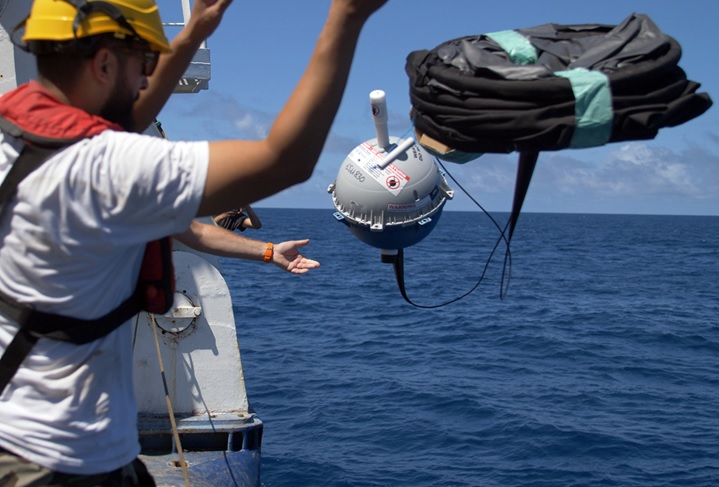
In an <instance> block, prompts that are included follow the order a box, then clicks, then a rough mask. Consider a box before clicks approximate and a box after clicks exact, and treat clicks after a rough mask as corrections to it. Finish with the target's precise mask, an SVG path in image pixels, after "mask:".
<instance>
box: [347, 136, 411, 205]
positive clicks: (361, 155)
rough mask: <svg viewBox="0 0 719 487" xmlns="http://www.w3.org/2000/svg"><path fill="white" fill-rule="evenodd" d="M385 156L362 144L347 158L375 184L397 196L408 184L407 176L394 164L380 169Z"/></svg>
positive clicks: (365, 143) (384, 153)
mask: <svg viewBox="0 0 719 487" xmlns="http://www.w3.org/2000/svg"><path fill="white" fill-rule="evenodd" d="M386 155H387V153H386V152H382V151H380V150H379V149H377V148H376V147H373V146H372V145H370V144H369V143H368V142H363V143H362V144H360V145H358V146H357V147H355V148H354V149H353V150H352V152H350V155H349V156H348V158H349V159H351V160H352V162H354V163H356V164H359V166H360V168H361V169H362V170H363V171H364V172H365V173H367V174H369V175H370V177H371V178H372V179H374V180H375V181H377V184H379V185H381V186H382V187H384V188H385V189H386V190H387V191H389V192H390V193H392V194H393V195H395V196H397V195H398V194H399V193H400V192H401V191H402V188H404V187H405V186H406V185H407V183H408V182H409V176H408V175H407V174H405V173H404V171H402V170H401V169H400V168H398V167H397V166H395V165H394V164H390V165H388V166H387V167H385V168H384V169H380V168H379V165H380V163H381V162H382V161H383V160H384V158H385V156H386Z"/></svg>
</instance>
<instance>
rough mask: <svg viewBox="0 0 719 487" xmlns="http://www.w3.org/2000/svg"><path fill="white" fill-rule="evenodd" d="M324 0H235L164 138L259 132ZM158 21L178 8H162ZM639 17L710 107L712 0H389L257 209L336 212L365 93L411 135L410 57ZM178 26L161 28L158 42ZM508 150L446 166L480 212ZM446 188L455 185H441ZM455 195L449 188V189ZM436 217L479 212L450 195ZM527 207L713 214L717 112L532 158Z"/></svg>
mask: <svg viewBox="0 0 719 487" xmlns="http://www.w3.org/2000/svg"><path fill="white" fill-rule="evenodd" d="M329 3H330V2H329V0H262V1H256V2H246V1H242V0H236V1H235V2H234V3H233V4H232V5H231V6H230V9H229V10H228V12H227V13H226V15H225V19H224V20H223V23H222V25H221V26H220V27H219V29H218V30H217V32H216V33H215V34H214V35H213V36H212V37H211V38H210V39H209V41H208V47H209V48H210V52H211V58H212V80H211V81H210V89H209V90H208V91H205V92H202V93H199V94H193V95H179V94H178V95H173V97H172V98H171V99H170V101H169V102H168V104H167V105H166V107H165V109H164V110H163V112H162V113H161V115H160V117H159V118H160V120H161V121H162V123H163V126H164V128H165V130H166V132H167V134H168V136H169V137H170V138H171V139H175V140H222V139H230V138H244V139H257V138H261V137H263V136H264V135H265V134H266V133H267V131H268V129H269V127H270V126H271V124H272V122H273V120H274V118H275V116H276V114H277V113H278V112H279V110H280V109H281V108H282V106H283V104H284V103H285V101H286V100H287V98H288V96H289V95H290V93H291V91H292V89H293V88H294V85H295V83H296V82H297V80H298V79H299V78H300V76H301V74H302V72H303V70H304V67H305V65H306V63H307V60H308V59H309V56H310V54H311V51H312V48H313V46H314V43H315V40H316V38H317V34H318V32H319V30H320V28H321V26H322V24H323V22H324V19H325V14H326V11H327V8H328V6H329ZM158 4H159V5H160V9H161V12H162V16H163V20H164V21H165V22H179V21H181V20H182V14H181V10H180V1H179V0H158ZM632 12H637V13H644V14H647V15H649V16H650V17H651V18H652V20H654V22H655V23H656V24H657V25H658V26H659V28H660V29H661V30H662V31H663V32H665V33H666V34H668V35H670V36H672V37H674V38H675V39H676V40H677V41H678V42H679V44H680V45H681V46H682V49H683V56H682V60H681V61H680V66H681V67H682V68H683V69H684V70H685V71H686V73H687V76H688V78H689V79H691V80H694V81H697V82H699V83H701V84H702V87H701V89H700V91H705V92H708V93H709V94H710V96H712V98H713V99H714V101H715V102H719V79H718V78H719V76H718V75H719V66H718V65H717V61H716V58H717V54H716V50H717V47H716V46H717V42H716V29H717V24H716V21H717V19H719V2H714V1H711V2H709V1H707V2H700V1H698V0H690V1H688V2H678V1H676V0H674V1H668V0H602V1H597V2H582V1H577V0H549V1H546V2H538V1H536V0H531V1H530V0H504V1H502V2H493V3H492V2H483V1H479V0H447V1H443V2H439V1H434V2H430V1H428V0H389V2H388V4H387V5H385V7H383V8H382V9H381V10H380V11H379V12H377V13H376V14H375V15H374V16H373V17H372V18H371V19H370V21H369V22H368V24H367V25H366V27H365V30H364V31H363V33H362V37H361V39H360V43H359V46H358V50H357V54H356V56H355V63H354V65H353V69H352V74H351V76H350V81H349V83H348V85H347V90H346V92H345V97H344V99H343V102H342V105H341V107H340V111H339V113H338V115H337V118H336V120H335V123H334V125H333V128H332V133H331V134H330V137H329V138H328V141H327V144H326V145H325V149H324V151H323V154H322V156H321V159H320V162H319V164H318V166H317V168H316V170H315V172H314V175H313V176H312V178H311V179H310V180H309V181H307V182H306V183H304V184H301V185H298V186H295V187H293V188H290V189H288V190H286V191H284V192H282V193H280V194H278V195H275V196H272V197H270V198H267V199H265V200H262V201H260V202H257V203H256V204H255V206H257V207H263V206H264V207H300V208H328V209H332V202H331V198H330V195H329V194H327V186H328V185H329V184H330V183H332V181H334V179H335V177H336V176H337V171H338V170H339V167H340V165H341V163H342V161H343V160H344V158H345V156H346V155H347V154H348V153H349V152H350V151H351V150H352V149H353V148H354V147H355V146H357V145H358V144H360V143H361V142H363V141H365V140H368V139H372V138H374V137H375V130H374V125H373V123H372V117H371V113H370V108H369V93H370V92H371V91H373V90H376V89H381V90H384V91H385V92H386V94H387V103H388V110H389V113H390V122H389V125H390V134H391V135H397V136H400V135H402V134H404V133H405V132H406V131H407V130H408V129H409V128H410V120H409V116H408V113H409V110H410V103H409V95H408V92H409V88H408V78H407V75H406V74H405V71H404V66H405V58H406V57H407V55H408V54H409V53H410V52H412V51H415V50H419V49H432V48H434V47H435V46H437V45H439V44H441V43H443V42H445V41H447V40H450V39H453V38H457V37H464V36H469V35H475V34H481V33H487V32H494V31H499V30H506V29H517V28H523V27H532V26H535V25H540V24H545V23H552V22H553V23H562V24H585V23H603V24H612V25H614V24H618V23H620V22H622V21H623V20H624V19H625V18H626V17H627V16H628V15H630V14H631V13H632ZM176 33H177V28H173V27H168V28H167V34H168V37H173V36H174V35H176ZM516 160H517V155H516V154H509V155H505V154H488V155H485V156H483V157H481V158H479V159H476V160H474V161H472V162H470V163H468V164H465V165H457V164H446V165H445V166H446V167H447V169H448V171H449V172H450V173H451V174H452V175H453V176H454V177H455V178H457V179H458V180H460V181H461V183H462V185H463V186H464V188H465V189H466V190H467V191H468V192H469V193H470V194H471V195H472V197H473V198H475V199H476V200H478V201H479V202H480V203H481V204H482V205H483V206H484V207H485V208H486V209H488V210H489V211H508V210H509V209H510V207H511V201H512V193H513V188H514V178H515V172H516ZM450 185H451V184H450ZM455 189H457V188H455ZM456 193H457V195H456V196H455V199H454V200H452V201H450V202H448V204H447V207H446V210H449V211H452V210H476V208H475V207H474V206H473V205H472V203H471V202H470V200H469V199H468V198H467V197H465V196H463V195H462V194H461V192H460V191H457V192H456ZM524 211H535V212H587V213H630V214H688V215H719V109H717V107H712V108H711V109H710V110H709V111H708V112H706V113H705V114H704V115H702V116H701V117H698V118H695V119H694V120H692V121H690V122H688V123H686V124H684V125H682V126H679V127H674V128H666V129H663V130H662V131H660V133H659V135H658V136H657V137H656V139H654V140H652V141H637V142H630V143H614V144H609V145H606V146H603V147H599V148H592V149H579V150H563V151H557V152H544V153H542V154H540V157H539V162H538V164H537V168H536V170H535V173H534V178H533V181H532V185H531V186H530V188H529V193H528V195H527V199H526V201H525V205H524Z"/></svg>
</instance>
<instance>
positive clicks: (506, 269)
mask: <svg viewBox="0 0 719 487" xmlns="http://www.w3.org/2000/svg"><path fill="white" fill-rule="evenodd" d="M435 160H436V162H437V163H438V164H439V166H440V167H441V168H442V171H444V173H446V174H447V175H448V176H449V177H450V178H451V179H452V181H453V182H454V184H455V185H456V186H457V187H458V188H459V189H460V190H461V191H462V192H463V193H464V194H465V195H467V197H468V198H469V199H470V200H471V201H472V202H473V203H474V204H475V206H477V207H478V208H479V209H480V210H482V212H483V213H484V214H485V215H486V216H487V217H488V218H489V219H490V221H491V222H492V223H493V224H494V226H495V227H496V228H497V230H499V232H500V235H499V237H498V238H497V241H496V242H495V244H494V247H492V251H491V252H490V253H489V256H488V257H487V260H486V262H485V263H484V268H483V269H482V273H481V274H480V276H479V278H478V279H477V282H476V283H475V284H474V286H472V288H471V289H470V290H469V291H467V292H465V293H464V294H462V295H460V296H458V297H456V298H453V299H450V300H449V301H447V302H444V303H441V304H435V305H420V304H417V303H415V302H413V301H412V300H411V299H410V298H409V296H408V295H407V292H406V289H405V285H404V249H399V251H398V252H397V255H396V256H395V258H394V259H393V261H392V263H393V266H394V272H395V278H396V279H397V284H398V285H399V289H400V292H401V293H402V297H403V298H404V300H405V301H407V302H408V303H409V304H411V305H412V306H414V307H416V308H422V309H434V308H441V307H443V306H447V305H449V304H452V303H456V302H457V301H459V300H461V299H464V298H466V297H467V296H469V295H470V294H472V293H473V292H474V291H475V290H476V289H477V288H478V287H479V285H480V284H481V283H482V281H483V280H484V277H485V275H486V273H487V269H488V268H489V264H490V262H491V261H492V258H493V257H494V254H495V252H496V251H497V248H499V245H500V244H501V243H502V241H504V242H505V246H506V251H505V254H504V262H503V265H502V276H501V279H500V288H499V298H500V299H504V297H505V296H506V295H507V291H508V289H509V281H510V279H511V274H512V272H511V270H512V252H511V250H510V245H509V243H510V239H509V238H507V229H508V228H509V221H508V222H507V223H506V224H505V226H504V228H502V227H501V226H500V225H499V223H497V221H496V220H495V219H494V217H492V215H491V214H490V213H489V212H488V211H487V210H485V209H484V207H483V206H482V205H481V204H480V203H479V202H478V201H477V200H476V199H475V198H474V197H472V195H470V194H469V192H468V191H467V190H466V189H465V188H464V187H463V186H462V185H461V184H460V182H459V181H457V179H456V178H455V177H454V176H453V175H452V174H451V173H450V172H449V171H448V170H447V169H446V168H445V167H444V165H443V164H442V162H441V161H440V160H439V159H436V158H435ZM505 279H506V283H505Z"/></svg>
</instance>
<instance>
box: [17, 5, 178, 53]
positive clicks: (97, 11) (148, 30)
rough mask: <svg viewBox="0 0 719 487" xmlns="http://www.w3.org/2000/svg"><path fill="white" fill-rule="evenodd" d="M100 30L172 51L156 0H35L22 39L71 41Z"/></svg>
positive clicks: (165, 50)
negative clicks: (135, 38) (135, 37)
mask: <svg viewBox="0 0 719 487" xmlns="http://www.w3.org/2000/svg"><path fill="white" fill-rule="evenodd" d="M98 34H115V35H118V36H131V37H134V36H137V37H139V38H140V39H142V40H144V41H146V42H147V43H148V44H149V45H150V49H152V50H153V51H158V52H171V51H172V49H170V43H169V42H168V40H167V37H165V32H164V30H163V28H162V21H161V20H160V13H159V11H158V8H157V5H156V4H155V0H35V1H34V2H33V5H32V9H31V10H30V16H29V17H28V18H27V19H26V23H25V35H24V36H23V37H22V40H23V42H25V43H27V42H31V41H56V42H63V41H72V40H74V39H79V38H82V37H88V36H93V35H98Z"/></svg>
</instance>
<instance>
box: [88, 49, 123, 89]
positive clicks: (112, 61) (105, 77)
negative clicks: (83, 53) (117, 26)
mask: <svg viewBox="0 0 719 487" xmlns="http://www.w3.org/2000/svg"><path fill="white" fill-rule="evenodd" d="M117 63H118V60H117V56H116V55H115V53H113V52H112V51H111V50H110V49H107V48H105V47H101V48H100V49H98V50H97V52H96V53H95V55H94V56H93V57H92V60H91V66H92V73H93V75H94V76H95V78H96V79H97V80H98V81H100V82H101V83H107V82H110V81H112V80H113V79H114V78H115V74H114V71H115V70H116V69H117Z"/></svg>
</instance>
